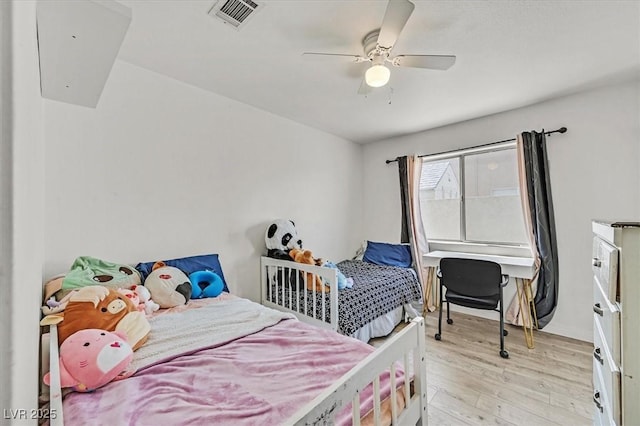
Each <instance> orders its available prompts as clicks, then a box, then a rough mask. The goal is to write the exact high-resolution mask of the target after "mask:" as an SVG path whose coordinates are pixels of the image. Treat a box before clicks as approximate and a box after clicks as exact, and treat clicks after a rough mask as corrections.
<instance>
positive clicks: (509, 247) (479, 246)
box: [423, 141, 531, 257]
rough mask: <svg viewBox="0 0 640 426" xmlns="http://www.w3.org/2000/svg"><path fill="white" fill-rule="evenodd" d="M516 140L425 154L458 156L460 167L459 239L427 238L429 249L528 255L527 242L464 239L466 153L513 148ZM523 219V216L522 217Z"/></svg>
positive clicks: (429, 158) (444, 157)
mask: <svg viewBox="0 0 640 426" xmlns="http://www.w3.org/2000/svg"><path fill="white" fill-rule="evenodd" d="M515 147H516V142H515V141H508V142H500V143H496V144H491V145H489V146H479V147H475V148H466V149H460V150H456V151H451V152H446V153H442V154H434V155H425V156H424V157H423V161H424V162H431V161H440V160H448V159H451V158H459V167H460V170H459V172H460V240H438V239H429V238H428V237H429V235H428V234H427V238H428V242H429V250H430V251H435V250H444V251H454V252H467V253H479V254H492V255H498V256H517V257H530V256H531V248H530V247H529V244H526V243H525V244H518V243H495V242H488V241H467V240H466V228H465V226H466V214H465V201H466V194H465V184H464V183H465V182H464V177H465V176H464V174H465V167H464V158H465V157H466V156H468V155H474V154H484V153H489V152H495V151H502V150H506V149H515ZM523 220H524V218H523Z"/></svg>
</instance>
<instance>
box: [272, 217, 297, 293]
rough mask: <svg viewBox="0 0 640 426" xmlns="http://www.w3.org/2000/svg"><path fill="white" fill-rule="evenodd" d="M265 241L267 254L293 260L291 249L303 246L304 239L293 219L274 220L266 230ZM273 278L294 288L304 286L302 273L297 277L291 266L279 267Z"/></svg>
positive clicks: (275, 257) (276, 257)
mask: <svg viewBox="0 0 640 426" xmlns="http://www.w3.org/2000/svg"><path fill="white" fill-rule="evenodd" d="M264 242H265V244H266V246H267V256H268V257H272V258H274V259H281V260H288V261H293V259H291V257H290V256H289V251H291V250H292V249H301V248H302V240H301V239H300V238H299V237H298V231H297V230H296V224H295V223H293V221H292V220H285V219H277V220H274V221H273V223H271V225H269V227H268V228H267V231H266V232H265V235H264ZM271 279H272V280H274V281H275V282H278V283H279V284H283V283H285V284H286V285H287V286H289V287H290V288H292V289H293V288H296V287H297V288H298V289H300V288H303V286H304V281H303V278H302V273H300V274H299V276H298V277H296V274H295V273H294V271H293V270H291V269H289V268H282V269H280V268H277V271H276V272H274V274H273V276H272V277H271Z"/></svg>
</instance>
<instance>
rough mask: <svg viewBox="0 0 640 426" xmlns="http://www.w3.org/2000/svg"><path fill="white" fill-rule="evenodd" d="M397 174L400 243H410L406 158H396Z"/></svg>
mask: <svg viewBox="0 0 640 426" xmlns="http://www.w3.org/2000/svg"><path fill="white" fill-rule="evenodd" d="M398 172H399V174H400V202H401V203H402V230H401V231H400V242H401V243H410V242H411V241H410V240H409V231H410V230H411V212H410V210H409V176H408V172H407V157H406V156H404V157H398Z"/></svg>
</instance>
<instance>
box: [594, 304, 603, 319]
mask: <svg viewBox="0 0 640 426" xmlns="http://www.w3.org/2000/svg"><path fill="white" fill-rule="evenodd" d="M593 312H595V313H596V314H598V315H600V316H602V315H603V314H604V312H603V310H602V308H601V307H600V304H599V303H596V304H595V305H593Z"/></svg>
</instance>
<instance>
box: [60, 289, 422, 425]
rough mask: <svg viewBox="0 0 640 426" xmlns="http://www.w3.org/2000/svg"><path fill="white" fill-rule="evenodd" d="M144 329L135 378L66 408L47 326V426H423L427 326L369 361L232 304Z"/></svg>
mask: <svg viewBox="0 0 640 426" xmlns="http://www.w3.org/2000/svg"><path fill="white" fill-rule="evenodd" d="M149 323H150V324H151V332H150V334H149V338H148V340H147V341H146V343H145V344H144V345H142V346H141V347H140V348H139V349H138V350H137V351H136V352H135V353H134V359H133V366H134V367H135V368H136V369H137V372H136V373H135V374H134V375H133V376H131V377H129V378H126V379H123V380H120V381H117V382H112V383H109V384H107V385H106V386H104V387H101V388H98V389H97V390H95V391H93V392H91V393H77V392H71V393H69V394H67V395H66V396H65V398H64V401H63V399H62V392H61V390H60V376H59V371H58V368H57V367H58V345H57V327H56V326H55V325H52V326H51V328H50V336H51V337H50V340H51V344H50V351H49V357H50V365H51V390H50V395H51V402H50V409H51V410H52V411H51V412H55V413H56V414H57V415H56V416H55V419H53V418H52V420H51V423H52V424H54V425H58V424H66V425H76V424H77V425H86V424H92V425H98V424H104V425H115V424H117V425H126V424H129V425H147V424H148V425H157V424H163V425H180V424H219V425H225V424H229V425H243V424H246V425H256V424H264V425H271V424H274V425H275V424H278V425H279V424H291V425H293V424H295V425H298V424H361V421H362V423H369V422H372V424H389V423H393V424H403V425H404V424H416V423H417V424H426V413H427V411H426V410H427V405H426V382H425V381H426V367H425V358H424V355H425V342H424V339H425V337H424V336H425V334H424V331H425V330H424V322H423V320H422V318H416V319H415V320H414V321H412V323H411V324H410V325H408V326H407V327H405V328H404V329H403V330H402V331H401V332H400V333H398V334H397V335H396V336H394V337H392V338H390V339H389V340H388V341H387V342H386V343H385V344H384V345H383V346H382V347H380V348H378V349H376V350H374V349H373V348H372V347H370V346H368V345H366V344H364V343H362V342H359V341H357V340H355V339H351V338H349V337H345V336H342V335H340V334H338V333H334V332H332V331H330V330H322V329H318V328H317V327H312V326H309V325H307V324H304V323H302V322H300V321H297V320H296V319H295V318H293V316H292V315H290V314H287V313H283V312H279V311H275V310H272V309H269V308H267V307H264V306H261V305H259V304H257V303H253V302H250V301H248V300H246V299H242V298H239V297H235V296H231V295H229V294H227V293H223V294H222V296H219V297H217V298H213V299H202V300H191V301H189V303H188V304H187V305H184V306H179V307H175V308H171V309H167V310H160V311H159V312H157V313H155V314H154V315H153V316H152V317H151V318H150V319H149ZM398 361H400V362H398ZM405 372H407V374H406V375H405ZM409 377H410V380H405V378H409ZM393 401H397V403H395V404H394V403H392V402H393ZM53 410H55V411H53Z"/></svg>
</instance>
